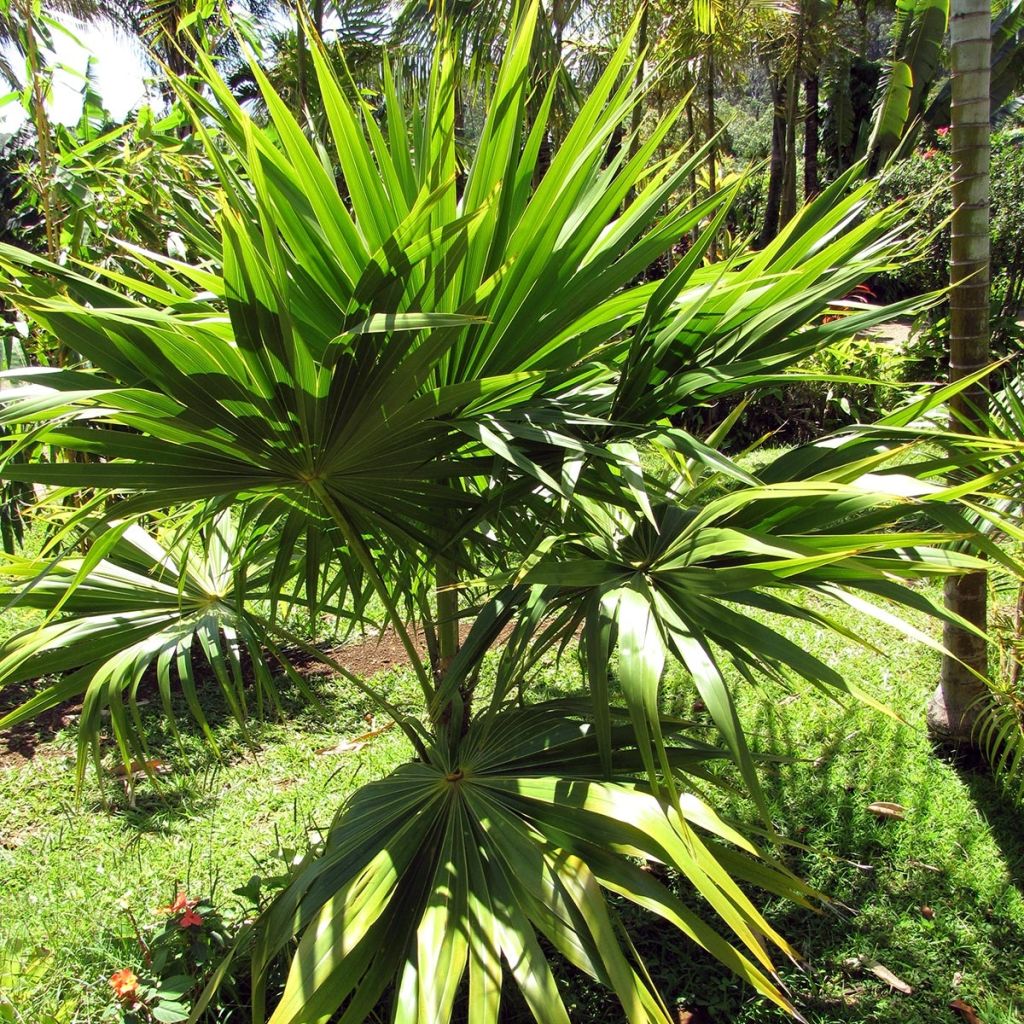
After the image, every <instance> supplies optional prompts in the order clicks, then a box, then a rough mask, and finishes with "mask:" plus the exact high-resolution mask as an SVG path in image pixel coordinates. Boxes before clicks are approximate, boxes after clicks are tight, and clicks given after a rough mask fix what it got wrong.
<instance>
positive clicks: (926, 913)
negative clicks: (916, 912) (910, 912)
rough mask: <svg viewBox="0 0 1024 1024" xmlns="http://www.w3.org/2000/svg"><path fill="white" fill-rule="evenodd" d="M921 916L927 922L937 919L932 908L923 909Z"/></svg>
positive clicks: (925, 907)
mask: <svg viewBox="0 0 1024 1024" xmlns="http://www.w3.org/2000/svg"><path fill="white" fill-rule="evenodd" d="M921 916H922V917H923V918H924V919H925V920H926V921H931V920H932V919H933V918H934V917H935V911H934V910H932V908H931V907H928V906H924V907H922V908H921Z"/></svg>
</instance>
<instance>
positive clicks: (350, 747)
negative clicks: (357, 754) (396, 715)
mask: <svg viewBox="0 0 1024 1024" xmlns="http://www.w3.org/2000/svg"><path fill="white" fill-rule="evenodd" d="M394 725H395V723H394V722H388V724H387V725H382V726H381V727H380V728H379V729H371V730H370V731H369V732H363V733H360V734H359V735H358V736H353V737H352V739H350V740H340V741H339V742H338V743H335V744H334V746H333V747H324V748H323V749H322V750H318V751H317V753H318V754H351V753H353V752H354V751H356V750H362V749H363V747H365V746H366V744H367V743H369V742H370V740H372V739H374V737H376V736H379V735H380V734H381V733H382V732H387V731H388V729H393V728H394Z"/></svg>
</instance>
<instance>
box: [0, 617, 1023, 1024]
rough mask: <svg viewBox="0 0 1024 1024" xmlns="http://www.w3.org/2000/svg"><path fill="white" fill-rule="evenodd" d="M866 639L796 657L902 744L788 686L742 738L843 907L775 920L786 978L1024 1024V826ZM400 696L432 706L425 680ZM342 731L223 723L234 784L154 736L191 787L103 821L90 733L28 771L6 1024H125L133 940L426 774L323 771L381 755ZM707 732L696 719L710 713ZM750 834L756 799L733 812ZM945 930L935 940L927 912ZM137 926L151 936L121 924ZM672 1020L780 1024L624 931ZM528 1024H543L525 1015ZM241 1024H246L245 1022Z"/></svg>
mask: <svg viewBox="0 0 1024 1024" xmlns="http://www.w3.org/2000/svg"><path fill="white" fill-rule="evenodd" d="M845 621H846V623H847V625H849V626H851V627H852V628H854V629H856V630H858V631H860V632H861V633H862V635H864V636H865V637H867V638H869V639H871V640H872V641H873V642H875V643H877V644H878V645H879V646H881V647H883V649H885V650H887V651H889V652H890V653H889V657H888V658H887V659H882V658H879V657H876V656H873V655H870V654H868V653H867V652H865V651H863V650H862V649H858V648H856V647H854V646H852V645H850V644H847V643H845V642H841V641H839V640H837V639H836V638H834V637H828V638H823V637H822V636H821V635H819V634H816V632H815V631H814V629H813V628H812V627H810V626H804V625H800V624H796V625H792V626H790V627H789V629H790V635H792V636H793V637H794V639H796V640H797V641H798V642H800V643H801V644H802V645H804V646H805V647H807V648H808V649H810V650H813V651H814V653H816V654H817V655H818V656H819V657H822V658H824V659H825V660H827V661H828V662H829V663H831V664H833V665H835V666H836V667H837V668H839V669H840V670H842V671H844V672H846V673H848V674H849V676H850V678H852V679H855V680H856V681H858V682H859V683H860V684H861V685H862V686H863V687H865V688H867V689H868V690H870V691H871V692H872V693H873V694H875V695H876V696H877V697H879V698H881V699H882V700H883V701H884V702H885V703H887V704H888V705H889V706H890V707H891V708H893V709H894V710H895V711H897V712H898V713H899V714H900V715H902V716H903V717H904V718H905V719H906V722H907V724H906V725H901V724H899V723H897V722H895V721H893V720H891V719H888V718H886V717H885V716H883V715H881V714H879V713H878V712H875V711H872V710H870V709H866V708H862V707H860V706H838V705H836V704H833V703H830V702H828V701H826V700H825V699H823V698H821V697H820V696H818V695H816V694H814V693H813V692H811V691H809V689H808V688H806V687H803V686H798V687H796V688H794V689H793V690H792V691H787V690H785V689H784V688H782V687H781V686H779V685H777V684H774V683H771V684H765V685H764V687H763V688H760V689H757V690H754V689H752V688H749V687H746V688H745V689H744V691H743V695H742V714H743V717H744V720H745V723H746V725H747V726H748V728H749V729H750V730H751V733H752V735H753V736H754V737H755V739H756V744H757V746H758V747H759V749H761V750H762V751H766V752H772V753H776V754H782V755H787V756H789V757H792V758H795V759H796V760H795V761H794V762H793V763H786V764H782V765H779V766H778V767H776V768H773V769H771V770H769V772H768V774H767V775H766V787H767V790H768V797H769V802H770V806H771V809H772V814H773V817H774V821H775V825H776V828H777V829H778V831H779V832H780V833H781V834H782V835H784V836H786V837H787V838H789V839H792V840H795V841H798V842H800V843H803V844H806V845H807V846H808V847H810V848H811V849H813V851H814V852H805V851H803V850H801V849H799V848H796V847H794V848H793V849H791V850H790V851H789V852H787V854H786V857H787V860H788V861H789V863H790V864H791V865H792V866H793V867H794V868H795V869H796V870H797V871H799V872H801V873H802V874H803V875H804V876H805V877H806V878H807V879H808V880H809V881H810V882H811V883H812V884H814V885H815V886H817V887H818V888H819V889H820V890H822V891H823V892H825V893H828V894H829V895H831V896H832V897H833V899H834V900H835V909H834V912H831V911H830V912H826V913H821V914H814V913H810V912H807V911H804V910H800V909H793V908H790V907H787V906H784V905H782V904H781V903H779V902H778V901H773V902H770V903H769V904H768V909H769V916H770V918H771V919H772V921H773V922H774V923H775V924H776V925H777V927H778V928H779V929H780V930H781V931H782V933H783V934H784V935H786V936H787V937H788V938H789V939H790V940H791V941H793V943H794V944H795V945H796V946H797V948H798V949H800V951H801V952H802V954H803V955H804V957H805V958H806V960H807V966H806V968H805V969H804V970H798V969H796V968H795V967H791V968H788V969H786V970H785V971H784V972H783V976H784V980H785V981H786V983H787V984H788V985H789V986H790V989H791V991H792V993H793V995H794V998H795V999H796V1002H797V1005H798V1006H799V1007H800V1009H801V1012H802V1013H803V1014H804V1016H805V1017H806V1018H807V1019H808V1020H809V1021H811V1022H812V1024H825V1022H831V1021H863V1022H868V1021H879V1022H886V1024H895V1022H901V1024H902V1022H907V1024H925V1022H928V1024H931V1022H934V1021H950V1022H956V1021H958V1020H960V1019H961V1018H960V1017H959V1016H958V1015H957V1014H956V1013H955V1012H954V1011H953V1010H951V1009H950V1008H949V1003H950V1001H951V1000H953V999H956V998H959V999H963V1000H964V1001H965V1002H967V1003H969V1004H970V1005H972V1006H974V1007H975V1008H976V1009H977V1011H978V1013H979V1015H980V1018H981V1020H982V1021H984V1022H985V1024H1011V1022H1020V1021H1024V895H1022V892H1024V834H1022V833H1024V829H1022V827H1021V825H1022V818H1021V815H1020V813H1019V812H1018V811H1017V810H1015V809H1014V808H1013V807H1012V806H1011V805H1010V804H1009V803H1008V802H1007V801H1006V800H1005V799H1004V798H1003V797H1002V796H1001V795H1000V793H999V791H998V790H997V788H996V787H995V786H994V785H993V784H992V783H991V782H990V781H989V780H988V779H987V778H985V777H984V776H982V775H980V774H971V773H968V772H963V773H960V772H958V771H957V770H955V769H954V768H953V767H951V766H950V765H949V764H947V763H945V762H943V761H941V760H937V759H935V758H934V757H933V756H932V754H931V750H930V746H929V743H928V741H927V738H926V736H925V734H924V729H923V708H924V702H925V699H926V697H927V695H928V693H929V692H930V690H931V689H932V687H933V685H934V680H935V677H936V672H937V659H936V658H935V656H934V655H933V654H931V653H930V652H928V651H925V650H923V649H921V648H916V647H912V646H909V645H908V644H907V643H906V642H905V641H903V640H902V639H898V638H895V637H894V636H893V635H891V634H890V633H887V632H885V631H884V630H882V629H881V628H880V627H878V626H876V625H874V624H871V623H866V622H864V621H863V620H860V619H858V618H855V617H854V616H853V615H852V614H846V615H845ZM387 684H388V686H389V688H390V689H391V691H392V692H393V693H394V694H395V695H396V699H397V701H398V703H400V704H403V705H409V706H412V705H414V704H415V702H416V695H417V692H418V691H417V689H416V686H415V683H414V682H412V680H411V678H410V677H409V676H408V675H407V674H403V673H401V672H396V673H392V674H391V675H390V676H389V677H387ZM576 685H578V676H577V675H576V673H575V666H574V664H573V659H572V658H571V657H567V658H566V659H564V660H563V663H562V665H561V666H555V665H554V664H547V665H542V666H539V667H538V670H537V687H538V691H539V692H551V693H553V692H559V693H565V692H566V691H569V690H572V689H573V688H574V686H576ZM324 699H325V705H326V707H325V710H324V712H323V713H314V712H312V711H301V710H300V711H297V713H296V716H295V717H294V718H293V719H292V720H291V721H289V722H288V723H287V724H269V725H262V726H257V727H255V731H254V734H253V739H254V741H255V750H252V749H250V748H249V747H247V746H246V744H245V743H244V742H243V741H242V737H241V736H240V735H239V734H238V731H237V728H236V727H235V726H234V725H233V724H231V723H230V721H228V720H225V721H224V722H223V723H222V724H220V725H219V726H218V730H219V734H220V737H221V739H222V741H223V742H224V744H225V745H226V747H227V756H226V758H225V761H224V762H223V763H218V762H217V761H216V760H214V759H213V758H212V757H211V755H210V754H209V753H208V752H207V751H206V750H205V749H204V748H203V747H202V746H201V744H200V743H199V742H198V741H197V740H196V739H195V738H194V737H192V736H189V735H186V738H185V740H184V743H183V746H182V747H180V748H179V747H178V746H177V745H176V744H175V743H174V741H173V739H172V737H171V735H170V734H169V732H168V731H166V730H163V729H160V728H156V730H155V735H154V754H155V756H157V757H159V758H160V759H161V760H163V761H165V762H166V763H167V764H168V765H169V766H170V768H171V772H170V774H168V775H166V776H164V777H163V780H162V785H161V790H160V792H159V793H157V792H155V791H154V789H153V786H152V784H151V783H148V782H145V783H142V784H141V785H140V787H139V789H138V792H137V794H136V804H137V806H136V807H135V808H134V809H132V808H130V807H129V806H128V802H127V800H126V798H125V794H124V792H123V791H122V790H119V788H118V787H117V785H113V786H108V787H107V794H106V799H107V800H108V801H109V805H106V804H105V803H104V798H103V796H102V794H101V791H100V789H99V788H98V786H97V784H96V780H95V779H94V778H93V777H92V776H90V777H89V779H88V781H87V784H86V788H85V792H84V794H83V797H82V799H81V801H80V802H76V799H75V791H74V762H73V743H74V736H73V725H72V726H71V727H69V728H68V729H67V730H65V731H64V732H61V733H59V734H58V736H57V737H56V739H55V740H54V741H52V742H49V743H47V744H44V745H43V746H42V747H40V748H39V750H38V751H37V754H36V756H35V757H34V758H33V759H32V760H30V761H27V762H24V763H21V764H13V765H12V764H6V765H4V766H2V767H0V779H2V785H3V793H4V797H5V799H4V802H3V805H2V808H0V902H2V909H0V937H2V946H0V958H2V961H3V964H2V966H0V1020H9V1021H15V1022H25V1024H49V1022H51V1021H54V1022H56V1021H60V1022H78V1021H100V1020H103V1019H109V1018H105V1017H104V1013H105V1012H107V1011H109V1008H110V999H109V988H108V986H107V980H106V979H107V978H108V976H109V975H110V974H111V973H112V972H113V971H114V970H116V969H118V968H120V967H123V966H138V964H139V959H140V956H139V950H138V947H137V943H136V941H135V939H134V929H133V925H132V921H131V916H134V918H135V919H137V920H138V921H139V922H140V923H143V924H145V923H149V922H152V921H153V920H155V911H156V909H157V908H158V907H159V906H161V905H164V904H166V903H168V902H169V901H170V900H171V898H172V897H173V896H174V893H175V891H176V889H177V888H178V887H179V886H183V887H185V888H187V889H188V891H189V893H190V895H206V894H209V893H210V892H211V891H212V892H213V894H214V899H215V900H216V901H217V902H218V904H219V905H223V906H226V907H230V906H231V905H232V903H233V902H236V897H234V896H233V895H232V890H233V889H235V888H237V887H239V886H241V885H242V884H244V883H245V882H246V880H247V879H249V878H250V876H251V875H253V874H254V873H263V874H265V873H266V872H267V870H269V869H271V868H272V855H273V853H274V851H275V849H277V848H278V847H284V848H286V849H299V848H301V847H302V846H303V845H304V844H305V842H306V839H307V836H308V834H309V832H310V831H311V830H315V829H317V828H322V827H324V826H326V825H327V824H328V823H329V821H330V817H331V815H332V813H333V811H334V810H335V809H336V808H337V807H338V805H339V804H340V803H341V802H342V801H343V800H344V798H345V796H346V794H347V793H349V792H351V790H352V789H353V787H355V786H356V785H358V784H360V783H362V782H365V781H368V780H370V779H371V778H374V777H377V776H379V775H380V774H382V773H384V772H386V771H387V770H388V769H389V768H391V767H393V766H395V765H397V764H399V763H401V762H402V761H403V760H404V759H406V758H408V757H409V754H410V751H409V748H408V746H407V745H406V743H405V741H404V739H403V738H402V736H401V734H400V733H399V732H398V730H391V731H388V732H385V733H383V734H382V735H380V736H379V737H378V738H376V739H374V740H373V741H372V742H371V743H370V744H369V745H367V746H366V747H364V748H362V749H361V750H359V751H357V752H348V753H320V751H321V750H323V749H324V748H325V747H330V746H333V745H334V744H336V743H337V742H338V741H339V740H341V739H343V738H345V737H347V736H348V737H350V736H353V735H356V734H358V733H361V732H363V731H364V730H365V729H366V728H367V725H366V721H365V719H364V715H365V714H366V713H367V712H368V711H369V708H368V707H367V706H366V704H365V703H364V700H363V698H362V697H360V696H359V695H357V694H354V693H352V692H351V691H350V690H348V689H346V688H345V687H343V686H340V687H336V686H334V685H333V684H331V683H330V682H329V681H328V682H327V683H326V684H325V697H324ZM665 701H666V705H667V707H668V708H669V709H671V710H674V711H685V712H686V713H688V714H689V713H691V712H692V710H693V703H694V697H693V694H692V692H691V691H690V689H689V688H688V687H687V685H686V684H685V682H684V681H682V680H681V679H674V678H673V679H669V680H668V681H667V683H666V686H665ZM698 715H699V712H698ZM876 800H889V801H895V802H897V803H900V804H902V805H904V806H905V807H906V809H907V812H906V817H905V819H904V820H902V821H897V820H889V821H887V820H879V819H877V818H876V817H875V816H874V815H872V814H871V813H869V812H868V810H867V805H868V804H869V803H871V802H872V801H876ZM726 810H728V811H729V812H730V813H731V814H733V815H734V816H735V817H737V818H739V819H741V820H745V821H748V822H750V821H752V820H753V819H752V816H751V811H750V807H749V806H748V805H747V804H746V803H745V802H744V801H742V800H740V799H739V798H736V799H735V801H734V802H733V804H732V806H731V807H728V808H726ZM923 906H926V907H930V908H932V911H933V916H931V917H930V918H929V917H927V916H926V915H925V914H923V913H922V911H921V909H920V908H921V907H923ZM125 907H127V908H128V910H130V912H131V916H130V915H129V913H128V912H126V910H125V909H123V908H125ZM624 914H626V916H627V918H628V922H629V925H630V928H631V930H632V931H633V934H634V936H635V939H636V943H637V946H638V948H639V949H640V951H641V953H642V954H643V956H644V957H645V959H646V961H647V963H648V965H649V967H650V969H651V972H652V974H653V975H654V976H655V978H656V980H657V982H658V983H659V985H660V987H661V989H662V991H663V993H664V994H665V996H666V998H668V999H669V1000H670V1001H674V1002H677V1003H678V1005H679V1006H680V1007H686V1008H690V1009H696V1008H697V1007H703V1008H705V1010H706V1011H707V1014H708V1016H709V1017H710V1019H711V1020H713V1021H716V1022H723V1024H724V1022H730V1021H737V1022H743V1024H753V1022H766V1024H767V1022H780V1021H782V1020H783V1019H784V1018H783V1016H782V1015H781V1014H780V1013H779V1012H778V1011H775V1010H773V1009H772V1008H771V1007H770V1006H768V1005H767V1004H765V1003H763V1002H760V1001H758V1000H757V999H755V997H754V996H753V994H752V992H751V991H749V990H747V989H745V988H743V987H742V986H741V985H739V984H738V983H736V982H735V981H734V980H733V979H732V977H731V976H729V975H727V974H726V973H725V972H724V971H723V970H722V969H720V968H719V967H718V966H717V965H716V964H715V963H714V962H713V961H711V960H710V959H709V958H708V957H706V956H704V955H702V954H699V953H698V952H697V951H695V950H694V949H693V948H692V947H691V946H689V945H688V944H687V943H686V942H685V940H683V939H681V938H679V937H678V936H677V935H676V934H675V933H671V932H667V931H665V930H664V929H661V928H659V927H657V926H655V925H653V924H652V923H651V922H650V921H648V920H643V919H641V918H639V917H638V916H637V915H636V913H635V912H634V911H632V910H630V911H628V912H627V911H624ZM855 957H866V958H870V959H872V960H875V961H878V962H879V963H881V964H882V965H884V966H885V967H887V968H888V969H889V970H890V971H892V972H893V973H894V974H895V975H897V976H898V977H899V978H900V979H902V980H903V981H904V982H906V983H907V984H908V985H910V986H911V987H912V988H913V993H912V994H910V995H905V994H902V993H899V992H896V991H893V990H892V989H890V987H889V986H888V985H887V984H885V983H884V982H883V981H881V980H879V979H878V978H876V977H875V976H874V975H872V974H870V973H868V972H866V971H865V970H863V969H860V968H857V967H850V966H844V964H845V962H846V961H848V960H852V959H853V958H855ZM559 979H560V983H561V984H562V985H563V986H564V987H565V991H566V999H567V1002H568V1003H569V1004H570V1005H571V1007H572V1011H571V1012H572V1013H573V1019H574V1020H579V1021H581V1022H583V1021H587V1022H590V1021H602V1022H603V1021H608V1022H616V1021H618V1020H620V1019H621V1015H620V1014H619V1013H617V1011H616V1008H615V1006H614V1004H613V1002H612V1001H610V1000H609V999H608V998H607V996H606V995H605V994H604V993H603V992H601V991H599V990H596V989H594V988H593V987H592V986H590V985H587V984H584V983H583V982H582V981H581V980H580V977H579V976H578V975H577V974H575V973H573V972H572V971H571V969H569V968H566V969H565V970H564V971H560V972H559ZM506 1016H507V1019H508V1020H509V1021H519V1020H524V1021H525V1020H526V1019H527V1018H526V1015H525V1011H523V1010H522V1009H521V1008H519V1007H518V1006H517V1005H516V1004H515V1003H514V1002H512V1001H510V1002H509V1004H508V1008H507V1014H506ZM232 1019H233V1020H237V1019H238V1018H237V1017H233V1018H232Z"/></svg>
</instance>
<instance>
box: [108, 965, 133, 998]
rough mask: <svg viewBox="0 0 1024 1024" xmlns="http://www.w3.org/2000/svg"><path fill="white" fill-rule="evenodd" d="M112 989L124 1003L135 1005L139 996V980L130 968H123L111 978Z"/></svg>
mask: <svg viewBox="0 0 1024 1024" xmlns="http://www.w3.org/2000/svg"><path fill="white" fill-rule="evenodd" d="M110 987H111V988H112V989H113V990H114V995H115V996H116V997H117V998H118V999H120V1000H121V1002H122V1003H134V1002H135V997H136V996H137V995H138V994H139V979H138V978H137V977H136V976H135V972H134V971H133V970H132V969H131V968H130V967H122V968H121V970H119V971H114V973H113V974H112V975H111V976H110Z"/></svg>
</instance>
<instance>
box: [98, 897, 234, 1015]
mask: <svg viewBox="0 0 1024 1024" xmlns="http://www.w3.org/2000/svg"><path fill="white" fill-rule="evenodd" d="M160 913H161V915H162V916H163V920H162V921H161V922H160V923H159V924H158V925H157V926H156V927H155V929H154V930H152V932H151V933H150V934H144V932H143V931H141V930H140V931H138V941H139V950H140V953H141V955H142V959H143V966H140V967H139V968H138V969H137V970H138V973H136V969H133V968H131V967H123V968H121V969H120V970H117V971H115V972H114V973H113V974H112V975H111V976H110V979H109V981H110V988H111V992H112V994H113V1000H114V1002H113V1005H112V1006H111V1012H110V1014H109V1015H108V1019H111V1020H122V1021H124V1022H125V1024H136V1022H139V1024H141V1022H150V1021H158V1022H159V1024H176V1022H178V1021H186V1020H188V1018H189V1014H190V1013H191V1010H192V1003H193V1001H194V1000H195V998H196V997H197V996H198V995H199V993H200V992H202V990H203V987H204V986H205V984H206V982H207V981H208V980H209V973H210V971H211V970H212V969H213V968H214V967H215V966H216V964H217V962H218V960H219V959H220V958H221V957H222V956H223V954H224V952H225V951H226V949H227V946H228V943H229V940H230V938H231V937H232V934H233V931H234V927H233V926H232V925H229V924H228V923H227V922H225V920H224V918H223V916H222V915H221V914H220V913H219V912H218V911H217V910H216V909H215V908H214V906H213V904H212V903H210V902H209V901H208V900H203V899H189V897H188V894H187V893H186V892H185V891H184V890H181V891H179V892H178V894H177V896H176V897H175V898H174V900H173V901H172V902H171V903H170V904H169V905H168V906H166V907H163V908H162V909H161V911H160Z"/></svg>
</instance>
